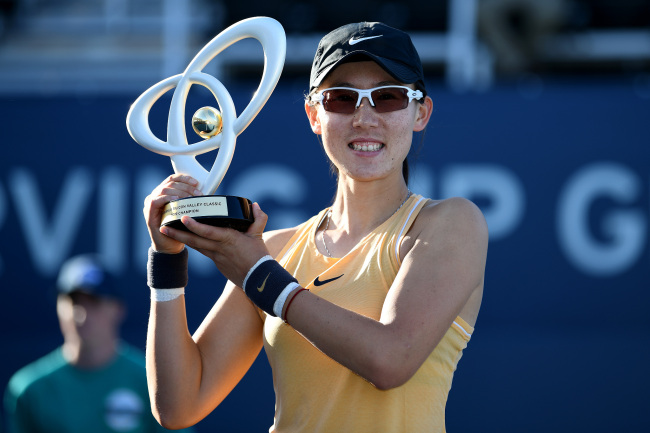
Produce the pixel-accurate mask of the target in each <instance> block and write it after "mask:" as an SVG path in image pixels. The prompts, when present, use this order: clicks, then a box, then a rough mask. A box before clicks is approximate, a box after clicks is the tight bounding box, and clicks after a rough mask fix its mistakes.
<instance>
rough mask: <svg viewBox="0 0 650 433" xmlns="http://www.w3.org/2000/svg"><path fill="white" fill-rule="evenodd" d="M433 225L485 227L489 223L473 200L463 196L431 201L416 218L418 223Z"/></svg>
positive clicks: (485, 228)
mask: <svg viewBox="0 0 650 433" xmlns="http://www.w3.org/2000/svg"><path fill="white" fill-rule="evenodd" d="M418 222H419V223H420V224H424V225H426V226H431V225H445V226H447V225H451V226H454V225H461V226H462V225H470V226H476V227H475V228H476V229H481V228H482V229H484V230H485V231H486V234H487V224H486V222H485V217H484V216H483V212H481V210H480V209H479V207H478V206H476V205H475V204H474V203H473V202H472V201H470V200H468V199H466V198H463V197H452V198H448V199H445V200H432V201H430V202H429V203H428V204H427V205H426V206H424V208H423V209H422V211H420V214H419V215H418V217H417V219H416V223H418Z"/></svg>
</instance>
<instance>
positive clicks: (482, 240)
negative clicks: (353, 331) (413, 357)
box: [381, 198, 488, 367]
mask: <svg viewBox="0 0 650 433" xmlns="http://www.w3.org/2000/svg"><path fill="white" fill-rule="evenodd" d="M487 242H488V236H487V226H486V224H485V219H484V218H483V215H482V213H481V212H480V210H479V209H478V208H477V207H476V206H475V205H474V204H473V203H471V202H470V201H468V200H465V199H460V198H454V199H448V200H445V201H442V202H439V203H437V204H433V205H429V206H427V207H426V208H424V209H423V210H422V211H421V212H420V215H418V218H417V219H416V221H415V223H414V224H413V226H412V227H411V230H409V233H408V234H407V236H406V237H405V240H404V242H403V244H402V246H401V255H402V257H403V259H402V265H401V267H400V270H399V271H398V274H397V276H396V278H395V281H394V282H393V285H392V286H391V289H390V290H389V293H388V296H387V298H386V301H385V303H384V308H383V310H382V315H381V321H382V322H383V323H385V324H388V325H390V327H392V328H393V329H394V330H395V331H396V332H398V335H399V336H400V338H403V339H404V344H408V345H409V347H410V348H413V349H415V350H416V354H417V356H418V358H419V359H420V362H419V364H418V365H417V367H419V365H421V362H423V361H424V359H425V358H426V357H427V356H428V355H429V354H430V353H431V351H433V349H435V347H436V346H437V344H438V343H439V342H440V340H441V339H442V337H443V336H444V334H445V332H446V331H447V330H448V329H449V327H450V326H451V323H452V322H453V320H454V319H455V318H456V316H457V315H459V313H460V312H461V310H463V308H464V307H465V306H466V304H468V300H469V299H470V297H472V295H473V294H474V293H479V294H480V293H481V292H482V288H483V276H484V272H485V261H486V256H487ZM479 305H480V302H478V303H477V304H476V306H475V309H476V311H475V312H474V313H475V314H477V313H478V306H479Z"/></svg>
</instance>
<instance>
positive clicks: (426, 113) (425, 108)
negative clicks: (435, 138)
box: [413, 96, 433, 132]
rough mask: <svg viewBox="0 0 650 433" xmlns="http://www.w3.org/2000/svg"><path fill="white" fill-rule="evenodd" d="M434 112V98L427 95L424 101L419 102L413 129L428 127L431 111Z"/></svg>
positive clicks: (420, 129)
mask: <svg viewBox="0 0 650 433" xmlns="http://www.w3.org/2000/svg"><path fill="white" fill-rule="evenodd" d="M432 112H433V100H432V99H431V98H430V97H428V96H427V97H425V98H424V102H422V103H421V104H418V110H417V117H416V118H415V125H413V131H416V132H419V131H422V130H423V129H424V128H426V127H427V124H428V123H429V119H430V118H431V113H432Z"/></svg>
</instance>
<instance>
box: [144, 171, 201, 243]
mask: <svg viewBox="0 0 650 433" xmlns="http://www.w3.org/2000/svg"><path fill="white" fill-rule="evenodd" d="M198 184H199V182H198V181H197V180H196V179H194V178H192V177H191V176H188V175H185V174H172V175H171V176H169V177H168V178H167V179H165V180H164V181H162V183H160V185H158V186H157V187H156V188H155V189H154V190H153V191H152V192H151V194H149V195H148V196H147V198H145V200H144V208H143V209H142V211H143V213H144V219H145V221H146V222H147V229H148V230H149V236H150V237H151V246H152V248H153V249H154V250H155V251H158V252H161V253H167V254H176V253H180V252H181V251H183V248H185V245H184V244H183V243H181V242H178V241H177V240H175V239H172V238H170V237H169V236H165V235H164V234H162V233H160V224H161V222H162V214H163V208H164V207H165V205H166V204H167V203H169V202H170V201H172V200H177V199H179V198H185V197H192V196H197V195H203V194H202V193H201V191H199V190H198V189H197V186H198Z"/></svg>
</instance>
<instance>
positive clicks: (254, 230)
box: [246, 202, 269, 239]
mask: <svg viewBox="0 0 650 433" xmlns="http://www.w3.org/2000/svg"><path fill="white" fill-rule="evenodd" d="M253 217H254V218H255V221H253V224H251V226H250V227H249V228H248V230H247V231H246V234H247V235H248V236H251V237H255V238H258V239H262V235H263V234H264V228H266V223H267V221H268V219H269V217H268V215H266V214H265V213H264V212H263V211H262V208H260V205H259V204H258V203H257V202H255V203H253Z"/></svg>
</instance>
